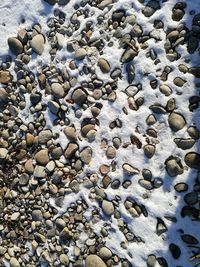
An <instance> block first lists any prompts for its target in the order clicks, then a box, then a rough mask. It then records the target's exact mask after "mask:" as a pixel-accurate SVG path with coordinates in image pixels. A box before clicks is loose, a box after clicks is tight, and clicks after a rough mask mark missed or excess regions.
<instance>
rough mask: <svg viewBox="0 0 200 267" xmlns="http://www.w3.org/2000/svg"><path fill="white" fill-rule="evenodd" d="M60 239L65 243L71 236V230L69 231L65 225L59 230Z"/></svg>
mask: <svg viewBox="0 0 200 267" xmlns="http://www.w3.org/2000/svg"><path fill="white" fill-rule="evenodd" d="M59 237H60V240H61V242H62V243H64V244H66V243H67V241H69V240H70V238H71V237H72V233H71V231H69V229H68V228H67V227H65V228H64V229H63V230H62V231H61V232H60V235H59Z"/></svg>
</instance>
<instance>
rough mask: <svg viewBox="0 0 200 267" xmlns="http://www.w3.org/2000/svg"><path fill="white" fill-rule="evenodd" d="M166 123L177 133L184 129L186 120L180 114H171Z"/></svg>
mask: <svg viewBox="0 0 200 267" xmlns="http://www.w3.org/2000/svg"><path fill="white" fill-rule="evenodd" d="M168 123H169V126H170V128H171V129H172V130H173V131H174V132H177V131H179V130H181V129H183V128H184V126H185V125H186V120H185V118H184V116H183V115H182V114H180V113H176V112H172V113H171V114H170V115H169V117H168Z"/></svg>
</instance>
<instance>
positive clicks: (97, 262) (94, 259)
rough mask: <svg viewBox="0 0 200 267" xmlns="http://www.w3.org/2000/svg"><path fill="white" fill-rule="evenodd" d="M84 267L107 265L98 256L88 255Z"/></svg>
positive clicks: (104, 266) (103, 266)
mask: <svg viewBox="0 0 200 267" xmlns="http://www.w3.org/2000/svg"><path fill="white" fill-rule="evenodd" d="M85 267H107V265H106V264H105V263H104V261H103V260H102V259H101V258H100V257H99V256H97V255H89V256H87V258H86V260H85Z"/></svg>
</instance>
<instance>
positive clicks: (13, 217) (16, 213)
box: [10, 212, 20, 221]
mask: <svg viewBox="0 0 200 267" xmlns="http://www.w3.org/2000/svg"><path fill="white" fill-rule="evenodd" d="M19 217H20V213H19V212H14V213H13V214H12V215H11V217H10V219H11V221H17V220H18V219H19Z"/></svg>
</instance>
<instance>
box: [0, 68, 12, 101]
mask: <svg viewBox="0 0 200 267" xmlns="http://www.w3.org/2000/svg"><path fill="white" fill-rule="evenodd" d="M11 80H12V76H11V74H10V72H9V71H7V70H0V83H3V84H8V83H9V82H11ZM7 99H8V95H6V90H5V89H4V88H0V100H2V101H3V100H4V102H6V101H7Z"/></svg>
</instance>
